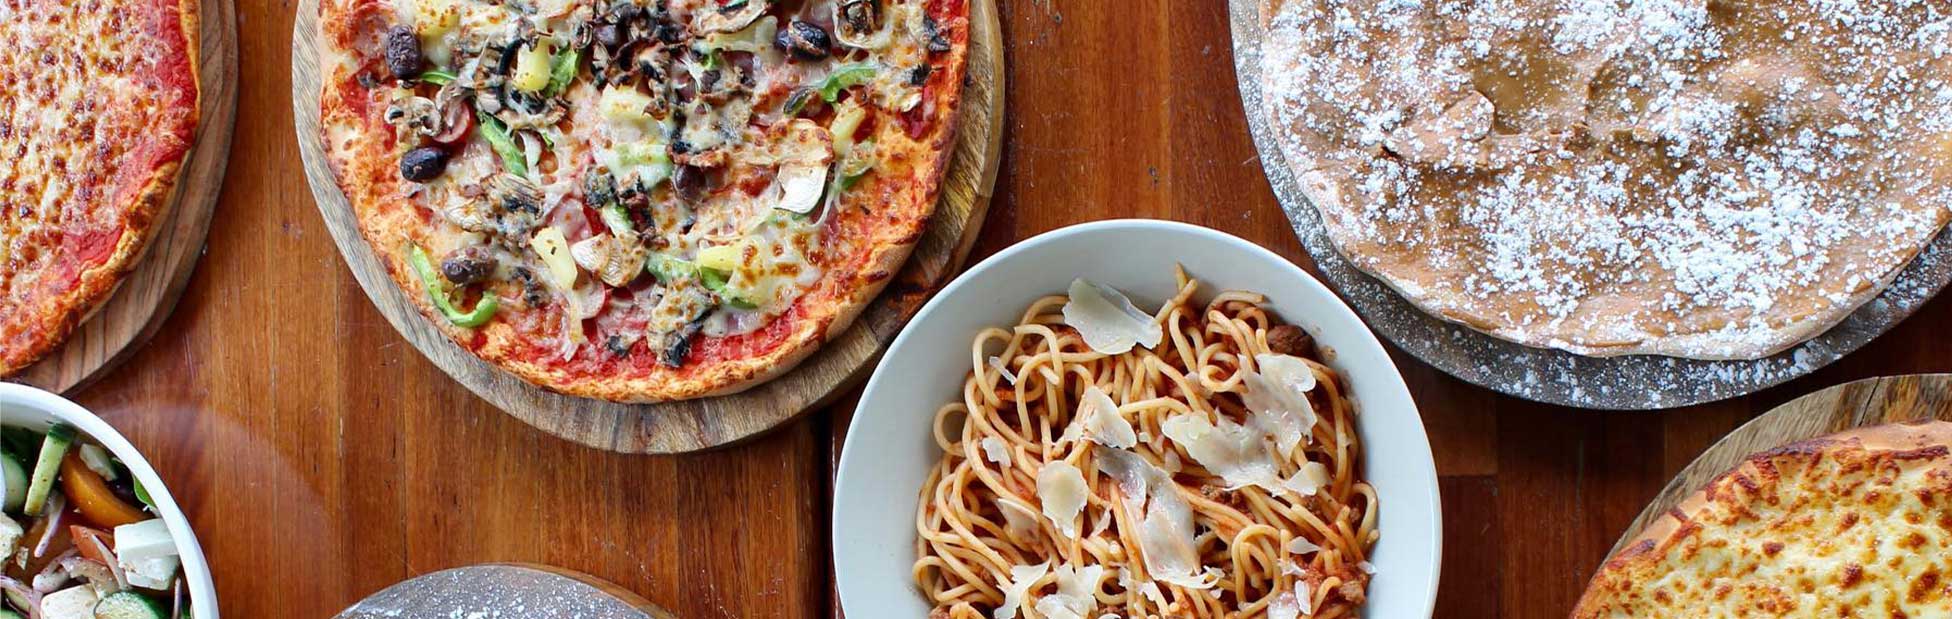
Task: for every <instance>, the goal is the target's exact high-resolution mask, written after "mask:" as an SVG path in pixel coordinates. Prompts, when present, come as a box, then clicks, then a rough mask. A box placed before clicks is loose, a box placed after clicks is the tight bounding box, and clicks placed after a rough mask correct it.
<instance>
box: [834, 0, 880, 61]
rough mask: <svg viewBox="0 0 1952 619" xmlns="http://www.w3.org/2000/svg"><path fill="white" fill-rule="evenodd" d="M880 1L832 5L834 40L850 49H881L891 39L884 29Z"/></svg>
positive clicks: (843, 0) (849, 0)
mask: <svg viewBox="0 0 1952 619" xmlns="http://www.w3.org/2000/svg"><path fill="white" fill-rule="evenodd" d="M881 1H882V0H840V1H839V2H835V3H834V38H836V39H840V42H841V43H844V44H847V45H848V46H850V47H858V48H861V49H869V50H873V49H881V48H883V47H886V46H887V45H888V41H889V40H890V39H891V38H893V37H892V36H891V33H890V32H889V29H888V28H887V27H886V26H887V25H888V24H887V19H886V18H887V15H886V14H884V13H883V11H882V5H881Z"/></svg>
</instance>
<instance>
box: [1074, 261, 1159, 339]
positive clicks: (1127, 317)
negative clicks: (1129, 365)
mask: <svg viewBox="0 0 1952 619" xmlns="http://www.w3.org/2000/svg"><path fill="white" fill-rule="evenodd" d="M1070 295H1071V298H1070V300H1069V301H1066V302H1065V303H1064V324H1066V325H1070V326H1071V328H1073V329H1077V330H1078V335H1079V336H1081V337H1083V338H1084V343H1085V345H1087V346H1090V347H1091V349H1092V350H1094V351H1097V352H1099V353H1102V354H1107V355H1118V354H1124V353H1126V352H1130V351H1131V350H1132V347H1133V346H1134V345H1137V346H1143V347H1145V348H1152V347H1154V346H1158V345H1159V340H1160V339H1161V338H1163V337H1165V332H1164V331H1162V330H1161V329H1160V328H1159V323H1158V321H1155V320H1153V319H1152V316H1149V315H1147V314H1146V313H1145V312H1141V311H1139V308H1137V307H1133V306H1132V300H1131V299H1129V298H1126V296H1125V293H1122V292H1119V291H1118V290H1116V289H1113V288H1111V287H1110V286H1103V285H1099V284H1096V283H1093V282H1090V281H1087V280H1084V279H1075V280H1071V289H1070Z"/></svg>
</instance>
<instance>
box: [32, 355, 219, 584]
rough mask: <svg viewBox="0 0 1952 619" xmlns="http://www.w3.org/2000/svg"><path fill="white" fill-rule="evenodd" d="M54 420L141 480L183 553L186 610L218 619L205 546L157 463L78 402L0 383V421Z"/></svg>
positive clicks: (38, 427)
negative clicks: (64, 425)
mask: <svg viewBox="0 0 1952 619" xmlns="http://www.w3.org/2000/svg"><path fill="white" fill-rule="evenodd" d="M57 421H59V422H62V423H66V424H68V425H71V426H74V427H75V429H76V430H79V431H80V432H81V434H83V435H85V436H86V437H87V438H88V439H89V440H92V441H93V442H95V443H97V444H100V445H101V446H102V447H103V448H105V449H107V450H108V451H109V453H112V454H115V457H116V458H118V459H121V460H122V464H125V465H127V466H128V467H129V472H130V473H133V474H134V475H135V476H136V479H137V480H138V481H141V482H142V488H143V489H144V490H147V491H148V492H149V500H151V501H155V502H156V513H158V514H161V515H162V518H163V524H166V525H169V533H170V535H171V536H172V537H175V538H176V549H177V552H178V553H179V554H180V555H182V562H183V579H184V582H185V583H187V584H188V585H189V587H188V589H189V595H190V609H191V612H190V614H189V616H191V617H194V618H195V619H217V587H216V585H215V584H214V583H213V582H211V580H210V564H209V563H207V562H205V561H204V559H203V547H202V546H200V545H198V544H197V536H196V534H195V533H192V532H190V520H189V519H188V518H184V517H183V510H181V509H178V508H177V507H176V499H175V498H172V497H171V496H170V494H169V488H168V487H165V486H164V485H163V478H162V477H160V476H158V475H156V469H155V467H152V466H150V465H149V461H148V460H146V459H144V458H143V457H142V454H141V453H138V452H136V447H135V446H134V445H131V444H129V440H128V439H125V438H122V434H121V433H120V432H116V431H115V428H114V427H112V426H110V425H108V422H106V421H102V419H101V418H100V417H96V416H95V414H94V413H91V412H88V409H85V408H82V407H81V405H80V404H76V403H74V402H71V401H68V399H67V398H63V397H61V396H58V395H54V394H52V393H48V392H46V391H42V390H39V389H35V388H33V387H29V386H26V385H18V384H14V383H0V425H9V426H15V427H22V428H29V429H32V430H35V431H38V432H46V431H47V429H48V426H51V425H53V424H54V422H57Z"/></svg>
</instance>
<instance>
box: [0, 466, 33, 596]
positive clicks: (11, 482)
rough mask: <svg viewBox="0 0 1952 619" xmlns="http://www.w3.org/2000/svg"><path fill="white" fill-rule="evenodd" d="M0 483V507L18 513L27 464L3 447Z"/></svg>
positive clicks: (23, 500)
mask: <svg viewBox="0 0 1952 619" xmlns="http://www.w3.org/2000/svg"><path fill="white" fill-rule="evenodd" d="M0 484H5V495H6V500H5V501H0V509H5V510H6V511H7V512H9V513H15V514H18V513H20V508H21V506H22V505H26V504H27V465H25V464H21V462H20V457H19V456H15V455H14V454H13V452H11V451H6V450H4V449H0ZM0 619H5V618H4V617H0Z"/></svg>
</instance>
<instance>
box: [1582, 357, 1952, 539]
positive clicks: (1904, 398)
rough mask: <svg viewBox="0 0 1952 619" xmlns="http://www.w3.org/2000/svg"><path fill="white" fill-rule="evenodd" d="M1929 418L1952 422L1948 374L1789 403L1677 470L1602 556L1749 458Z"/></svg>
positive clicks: (1873, 382)
mask: <svg viewBox="0 0 1952 619" xmlns="http://www.w3.org/2000/svg"><path fill="white" fill-rule="evenodd" d="M1931 419H1938V420H1944V421H1952V374H1913V375H1909V376H1888V377H1884V378H1867V379H1864V380H1860V381H1856V382H1849V383H1844V384H1842V385H1837V386H1835V387H1830V388H1828V389H1823V390H1821V391H1817V392H1815V393H1811V394H1809V395H1806V396H1803V397H1800V398H1797V399H1795V400H1791V401H1789V402H1788V403H1785V404H1783V405H1782V406H1778V407H1776V408H1774V409H1772V410H1770V411H1769V412H1767V413H1763V414H1762V416H1760V417H1756V418H1755V419H1753V420H1750V421H1749V422H1748V423H1746V424H1743V425H1742V427H1740V428H1736V429H1735V431H1734V432H1730V433H1729V434H1728V436H1725V437H1722V440H1721V441H1719V442H1717V443H1715V445H1714V446H1713V447H1709V448H1708V450H1707V451H1705V452H1702V454H1701V456H1700V457H1697V458H1695V460H1694V462H1692V463H1690V464H1688V466H1687V468H1683V469H1681V473H1680V474H1679V475H1676V476H1675V477H1674V480H1673V481H1670V482H1667V487H1665V488H1662V489H1661V492H1660V494H1658V495H1655V497H1654V500H1653V501H1652V502H1650V503H1648V504H1647V508H1646V509H1643V510H1641V511H1640V516H1638V517H1636V518H1634V519H1633V524H1630V525H1627V529H1626V532H1625V533H1624V534H1623V535H1621V536H1620V539H1619V541H1617V542H1614V544H1613V549H1612V550H1610V551H1608V552H1607V556H1608V557H1611V556H1613V554H1614V553H1617V552H1620V547H1621V546H1622V545H1624V544H1626V543H1627V542H1628V541H1630V540H1632V539H1633V538H1634V537H1636V536H1638V535H1639V534H1640V531H1641V529H1642V528H1644V527H1646V526H1647V524H1648V523H1651V522H1653V521H1655V520H1656V519H1659V518H1660V517H1661V515H1663V514H1666V513H1667V510H1669V509H1673V507H1674V506H1675V505H1678V504H1680V502H1681V500H1682V499H1685V498H1687V497H1688V495H1691V494H1694V493H1695V492H1698V491H1700V490H1701V488H1702V487H1704V486H1707V485H1708V482H1709V481H1711V480H1713V479H1715V477H1716V476H1718V475H1721V474H1722V473H1725V472H1728V470H1729V469H1733V468H1735V466H1736V465H1737V464H1740V463H1741V462H1742V460H1744V459H1746V458H1748V457H1749V455H1751V454H1754V453H1757V452H1761V451H1765V450H1769V449H1774V448H1776V447H1781V446H1783V445H1787V444H1789V443H1794V442H1796V441H1801V440H1805V439H1812V438H1816V437H1819V436H1824V435H1827V434H1835V433H1837V432H1842V431H1845V430H1849V429H1852V428H1862V427H1867V426H1879V425H1884V424H1890V423H1898V422H1903V421H1921V420H1931Z"/></svg>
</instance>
